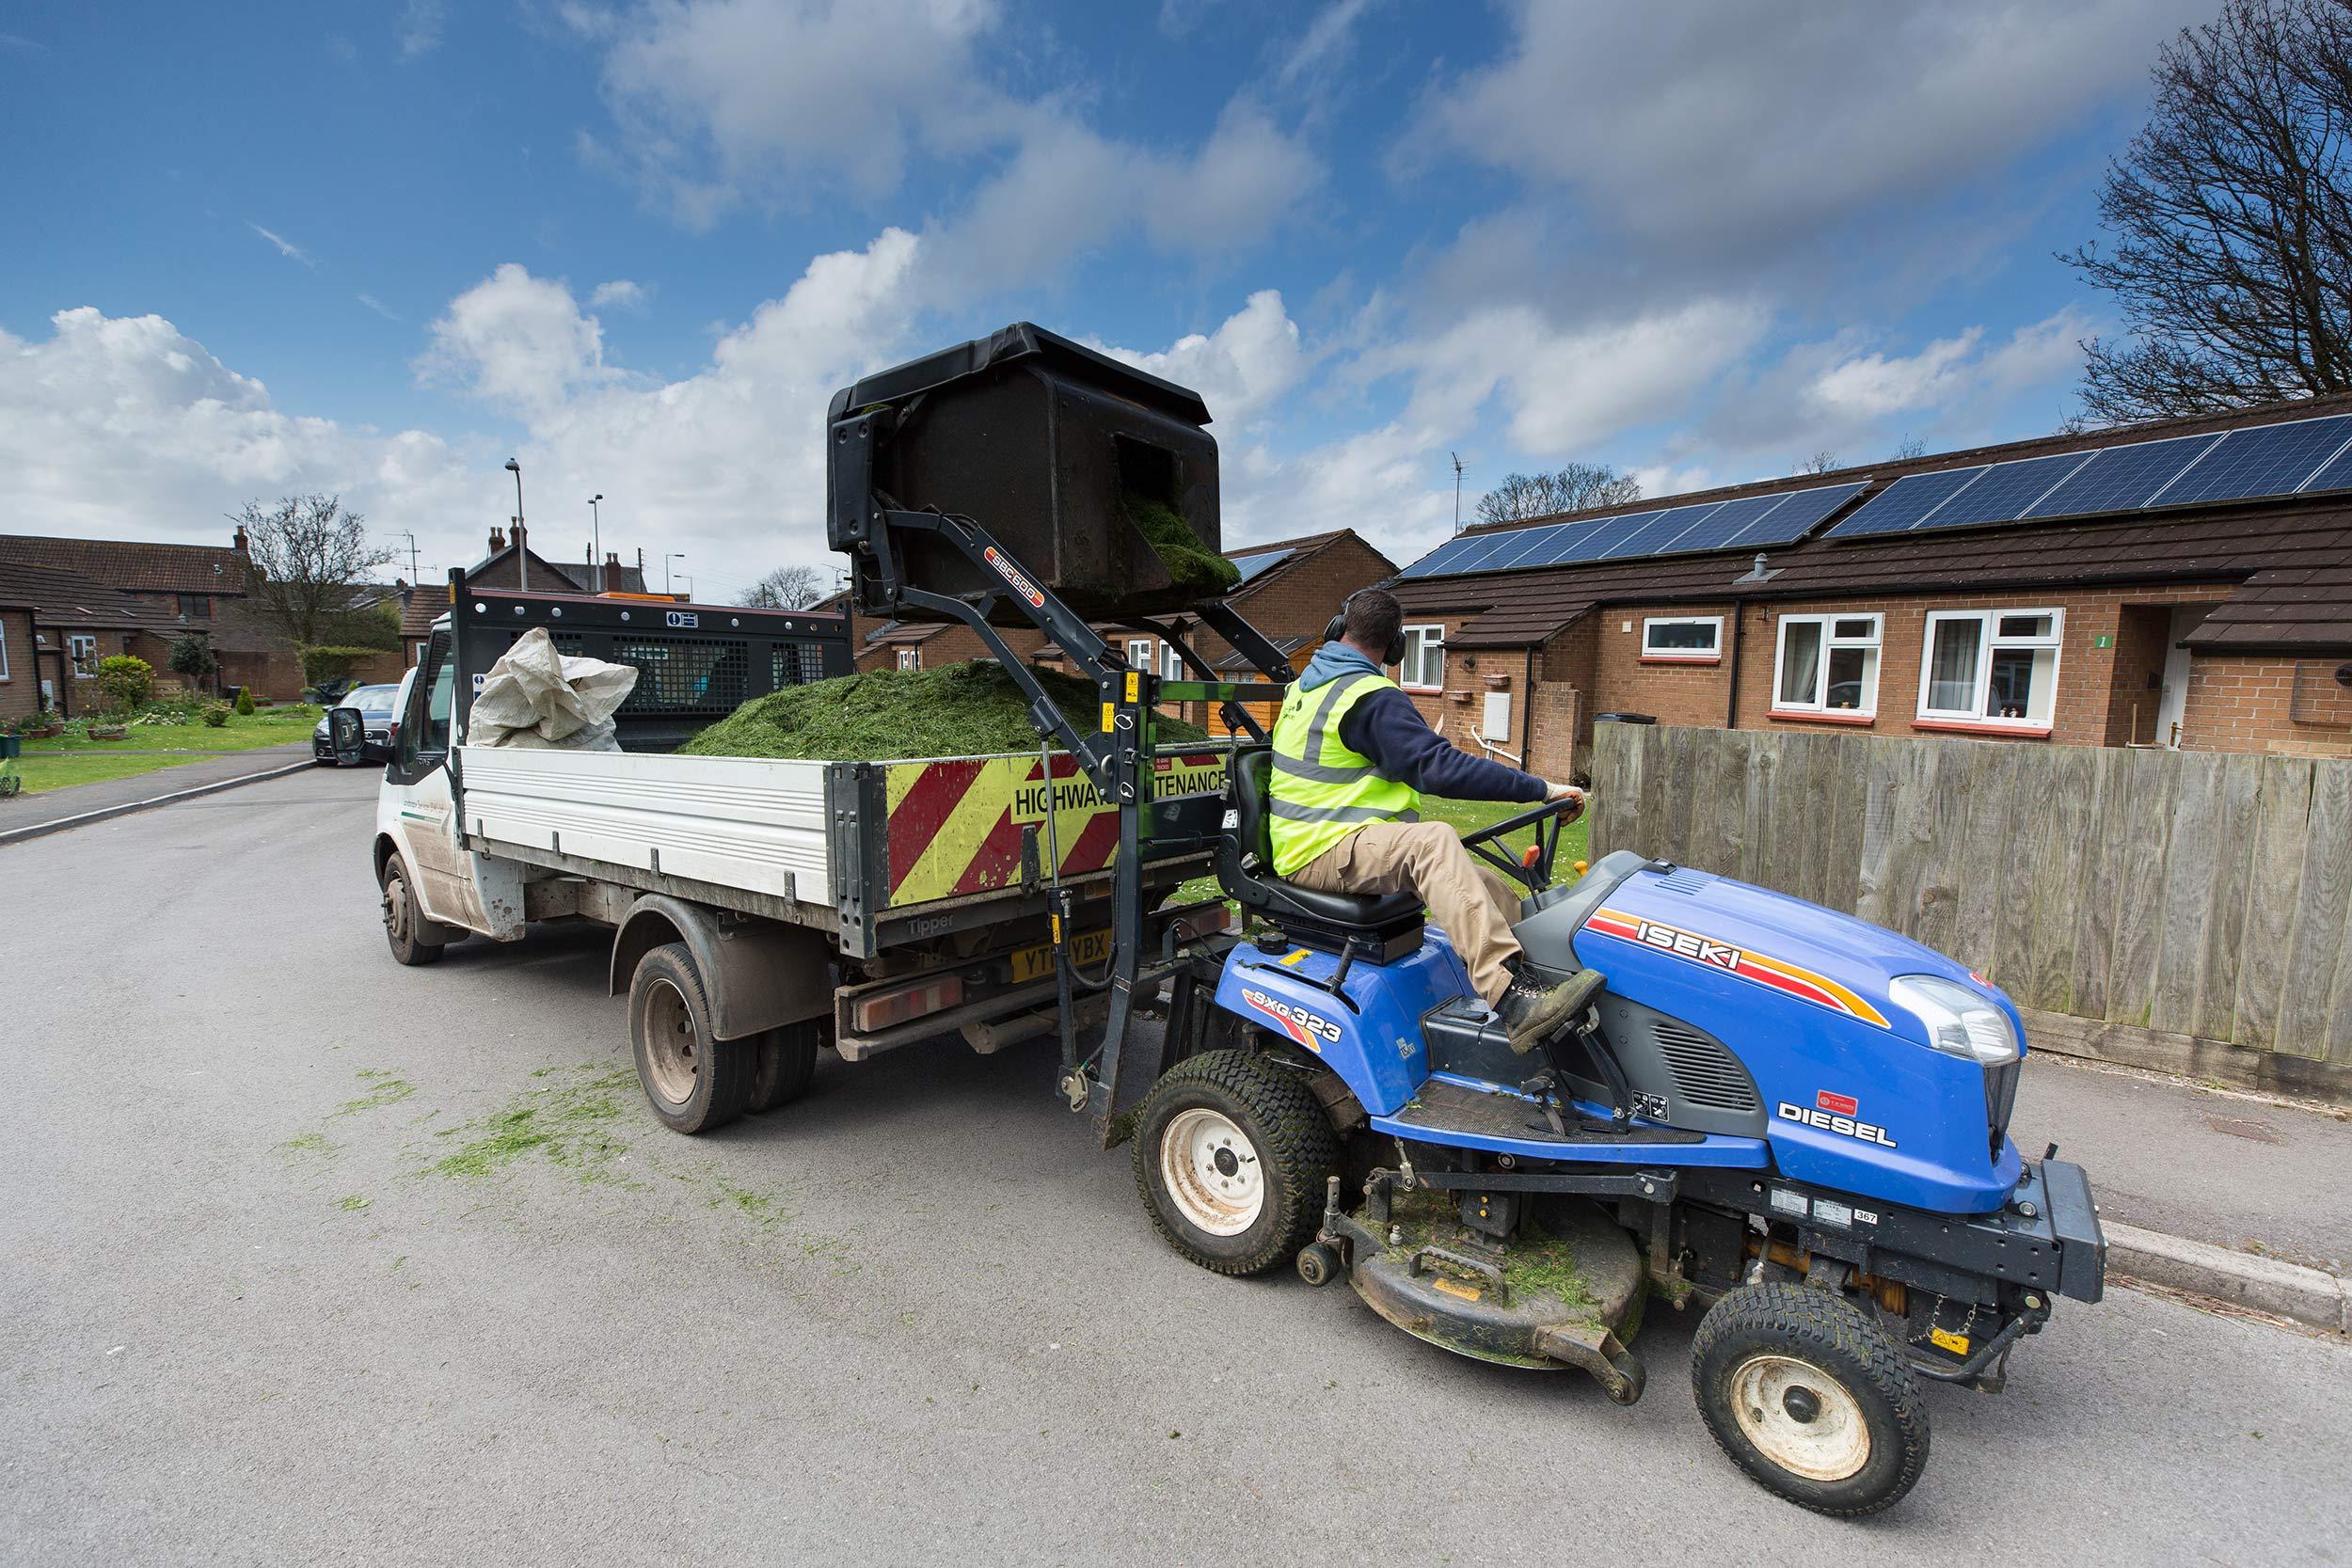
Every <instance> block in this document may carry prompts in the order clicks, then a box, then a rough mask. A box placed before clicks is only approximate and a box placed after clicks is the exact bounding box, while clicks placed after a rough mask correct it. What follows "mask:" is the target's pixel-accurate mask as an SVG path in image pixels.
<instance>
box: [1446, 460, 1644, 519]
mask: <svg viewBox="0 0 2352 1568" xmlns="http://www.w3.org/2000/svg"><path fill="white" fill-rule="evenodd" d="M1640 499H1642V482H1641V481H1640V480H1638V479H1635V478H1634V477H1633V476H1632V475H1631V474H1621V473H1619V472H1617V470H1616V469H1614V468H1613V467H1610V466H1609V465H1608V464H1606V463H1571V464H1569V465H1568V466H1567V467H1565V468H1555V469H1553V470H1552V471H1551V472H1549V473H1538V474H1505V475H1503V476H1502V483H1499V484H1497V485H1496V486H1495V487H1494V488H1493V489H1491V490H1489V491H1487V492H1486V494H1485V495H1483V496H1481V497H1479V498H1478V520H1479V521H1480V522H1483V523H1510V522H1517V521H1518V520H1519V519H1520V518H1522V517H1549V516H1550V515H1552V514H1554V513H1558V512H1589V511H1591V510H1592V509H1593V508H1595V507H1597V506H1615V505H1618V504H1619V503H1621V502H1624V501H1637V500H1640Z"/></svg>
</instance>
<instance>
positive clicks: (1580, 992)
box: [1495, 964, 1599, 1055]
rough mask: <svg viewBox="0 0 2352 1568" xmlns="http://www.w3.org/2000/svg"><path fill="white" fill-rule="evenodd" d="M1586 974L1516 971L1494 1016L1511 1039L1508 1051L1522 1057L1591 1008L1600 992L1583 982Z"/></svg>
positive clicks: (1541, 970)
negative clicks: (1594, 997)
mask: <svg viewBox="0 0 2352 1568" xmlns="http://www.w3.org/2000/svg"><path fill="white" fill-rule="evenodd" d="M1586 974H1591V971H1589V970H1586V971H1581V972H1579V973H1578V974H1570V975H1561V974H1555V973H1553V972H1552V971H1549V970H1544V969H1538V968H1536V967H1535V966H1534V965H1533V964H1529V965H1526V966H1524V967H1522V968H1520V969H1518V970H1517V971H1515V972H1514V973H1513V974H1512V976H1511V989H1510V990H1506V991H1504V992H1503V993H1502V1001H1501V1002H1499V1003H1497V1004H1496V1005H1495V1016H1496V1018H1497V1019H1499V1020H1501V1021H1502V1027H1503V1030H1504V1032H1505V1033H1507V1034H1508V1035H1509V1036H1510V1037H1511V1049H1512V1050H1514V1051H1516V1052H1518V1053H1519V1054H1521V1055H1525V1054H1526V1053H1529V1052H1531V1051H1533V1050H1534V1049H1535V1048H1536V1047H1537V1046H1538V1045H1541V1044H1542V1043H1543V1042H1544V1040H1545V1039H1546V1037H1549V1035H1550V1034H1551V1033H1552V1032H1553V1031H1554V1030H1556V1029H1559V1028H1561V1027H1562V1026H1563V1025H1565V1024H1566V1023H1568V1022H1571V1021H1573V1020H1574V1019H1575V1018H1576V1016H1577V1015H1578V1014H1579V1013H1581V1012H1582V1011H1583V1010H1584V1009H1585V1008H1587V1007H1589V1006H1592V1004H1593V993H1594V992H1595V991H1596V990H1598V989H1599V988H1598V987H1597V986H1595V985H1593V984H1591V983H1590V982H1588V981H1587V980H1586V979H1585V977H1584V976H1585V975H1586ZM1595 978H1596V979H1597V978H1598V977H1597V976H1595Z"/></svg>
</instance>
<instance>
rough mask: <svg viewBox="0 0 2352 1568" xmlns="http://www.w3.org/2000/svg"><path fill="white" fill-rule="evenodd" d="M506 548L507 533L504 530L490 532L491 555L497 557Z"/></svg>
mask: <svg viewBox="0 0 2352 1568" xmlns="http://www.w3.org/2000/svg"><path fill="white" fill-rule="evenodd" d="M504 548H506V531H505V530H504V529H502V528H494V529H492V530H491V531H490V553H491V554H492V555H496V554H498V553H499V551H501V550H502V549H504Z"/></svg>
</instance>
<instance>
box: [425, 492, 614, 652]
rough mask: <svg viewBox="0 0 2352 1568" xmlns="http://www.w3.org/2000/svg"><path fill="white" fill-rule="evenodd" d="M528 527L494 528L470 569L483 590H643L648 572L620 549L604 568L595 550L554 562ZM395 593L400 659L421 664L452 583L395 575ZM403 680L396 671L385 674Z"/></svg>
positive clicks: (444, 611) (471, 579)
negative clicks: (627, 562) (420, 657)
mask: <svg viewBox="0 0 2352 1568" xmlns="http://www.w3.org/2000/svg"><path fill="white" fill-rule="evenodd" d="M530 539H531V535H530V529H529V527H528V525H525V526H523V527H518V528H516V529H515V530H514V531H512V532H511V533H510V532H509V531H507V530H505V529H502V528H494V529H492V530H491V531H490V537H489V548H488V550H487V552H486V553H485V554H484V556H483V557H482V559H481V560H479V561H477V562H474V563H473V564H472V565H470V566H469V567H467V568H466V580H467V581H468V582H470V583H474V584H476V585H478V586H480V587H483V588H516V589H519V588H523V587H525V586H526V582H525V579H526V578H528V579H529V580H528V587H529V590H530V592H532V593H533V594H643V593H644V592H646V589H645V573H644V567H643V566H625V565H623V564H622V563H621V557H620V553H619V552H618V551H616V550H607V551H606V552H605V554H604V563H603V566H602V567H601V569H599V567H598V565H597V563H596V557H595V555H594V554H592V553H589V554H584V558H583V559H582V560H580V561H573V562H556V561H549V560H548V558H547V557H546V556H543V555H541V554H540V553H539V552H538V551H537V550H534V549H532V548H531V545H530ZM392 589H393V592H394V594H395V595H396V597H397V600H398V603H399V606H400V662H401V667H402V668H403V669H405V668H406V667H407V666H409V665H411V664H414V663H416V662H417V656H418V655H419V654H420V653H421V652H422V650H423V648H424V644H425V642H426V641H427V640H428V639H430V638H431V637H432V635H433V623H434V622H436V621H437V620H439V619H440V618H441V617H442V616H444V615H446V614H448V613H449V584H448V583H447V582H413V583H412V582H409V581H408V580H407V579H405V578H395V579H394V580H393V583H392ZM384 678H386V679H398V678H399V677H398V674H397V673H394V674H392V675H389V676H386V677H384Z"/></svg>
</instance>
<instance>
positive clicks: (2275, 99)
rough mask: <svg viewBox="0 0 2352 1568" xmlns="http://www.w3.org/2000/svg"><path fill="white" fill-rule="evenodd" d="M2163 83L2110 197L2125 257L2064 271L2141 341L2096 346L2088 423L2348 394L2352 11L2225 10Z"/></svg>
mask: <svg viewBox="0 0 2352 1568" xmlns="http://www.w3.org/2000/svg"><path fill="white" fill-rule="evenodd" d="M2153 74H2154V78H2155V103H2154V106H2153V110H2152V112H2151V114H2150V117H2149V119H2148V123H2147V124H2146V125H2145V126H2143V127H2142V128H2141V129H2140V132H2139V134H2138V135H2137V136H2135V137H2133V138H2132V143H2131V146H2130V147H2129V148H2128V149H2127V150H2125V151H2124V154H2123V156H2122V158H2120V159H2118V160H2117V161H2115V162H2114V163H2113V164H2111V165H2110V166H2109V167H2108V170H2107V177H2106V183H2105V185H2104V186H2103V187H2102V188H2101V191H2100V195H2099V224H2100V227H2101V228H2103V229H2105V230H2106V231H2107V232H2108V233H2109V234H2110V235H2112V236H2113V242H2114V243H2113V248H2112V249H2108V250H2102V249H2100V248H2099V246H2098V245H2095V244H2093V245H2084V246H2083V247H2081V248H2080V249H2078V250H2075V251H2074V252H2071V253H2068V254H2063V255H2061V256H2060V258H2059V260H2061V261H2065V262H2067V263H2068V264H2069V265H2071V266H2073V267H2074V269H2075V270H2076V271H2077V272H2079V273H2080V274H2081V275H2082V276H2083V277H2084V278H2085V279H2087V280H2088V281H2089V282H2090V283H2092V284H2094V285H2096V286H2097V287H2099V288H2101V289H2104V290H2106V291H2107V292H2108V293H2112V294H2113V295H2114V296H2115V299H2116V302H2117V304H2118V305H2119V306H2120V307H2121V308H2122V313H2123V318H2124V320H2125V321H2126V322H2127V323H2128V324H2129V325H2130V327H2131V332H2132V335H2131V337H2130V338H2129V339H2128V340H2127V341H2122V342H2109V341H2105V340H2098V339H2094V340H2092V341H2090V342H2087V343H2085V344H2084V345H2083V349H2084V352H2085V353H2086V354H2087V355H2088V356H2090V357H2089V361H2088V363H2087V364H2086V366H2085V367H2084V372H2083V392H2082V396H2083V404H2084V406H2085V409H2086V412H2087V413H2088V415H2089V417H2090V421H2092V422H2104V423H2110V424H2112V423H2121V422H2124V421H2127V420H2145V419H2155V418H2162V417H2166V416H2171V415H2183V414H2201V413H2210V412H2214V411H2217V410H2220V409H2226V408H2239V407H2244V406H2246V405H2248V404H2258V403H2269V402H2275V401H2278V400H2280V399H2285V398H2296V397H2306V396H2310V395H2312V394H2313V393H2319V392H2337V391H2343V390H2344V389H2345V388H2347V387H2352V0H2227V3H2226V4H2225V5H2224V7H2223V8H2222V12H2221V15H2220V17H2219V18H2218V19H2217V20H2216V21H2214V22H2212V23H2210V24H2207V25H2205V26H2202V27H2194V28H2185V29H2183V30H2182V32H2181V33H2180V35H2179V36H2178V37H2177V38H2175V39H2174V40H2172V41H2171V42H2170V43H2169V44H2167V45H2165V47H2164V49H2163V50H2162V51H2161V52H2160V53H2159V54H2158V55H2157V57H2156V66H2155V71H2154V72H2153Z"/></svg>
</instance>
